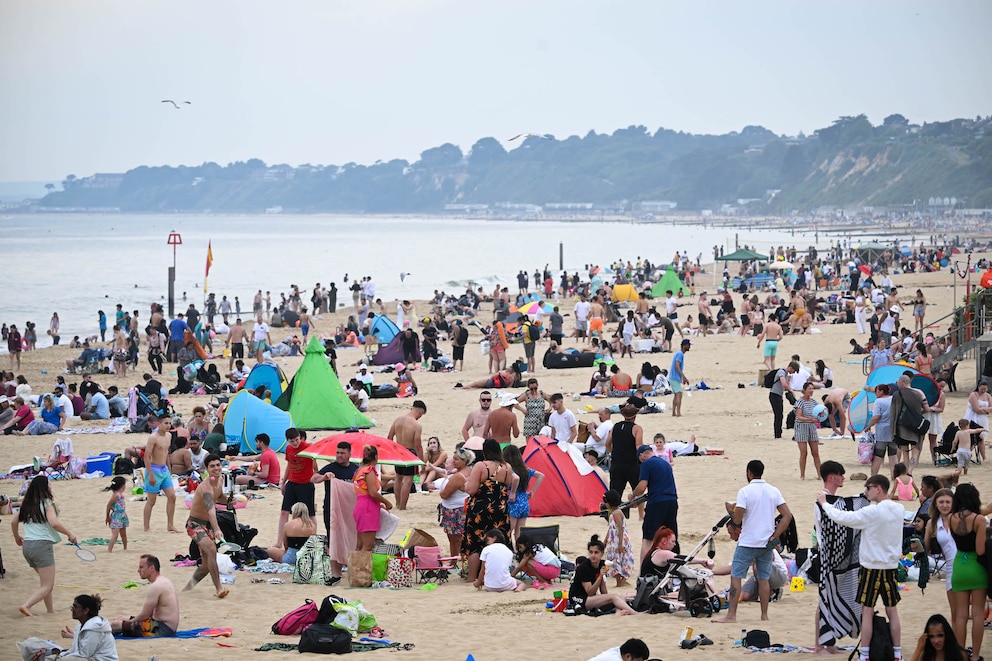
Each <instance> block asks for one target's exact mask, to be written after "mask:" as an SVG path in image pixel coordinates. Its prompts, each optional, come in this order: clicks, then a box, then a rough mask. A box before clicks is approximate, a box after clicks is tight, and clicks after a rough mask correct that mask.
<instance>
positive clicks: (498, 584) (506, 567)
mask: <svg viewBox="0 0 992 661" xmlns="http://www.w3.org/2000/svg"><path fill="white" fill-rule="evenodd" d="M479 559H480V560H482V562H484V563H486V576H485V578H484V579H483V584H484V585H485V586H486V588H487V589H490V590H512V589H514V588H516V587H517V582H516V580H515V579H514V578H513V577H512V576H510V565H511V564H513V551H511V550H510V548H509V547H508V546H507V545H506V544H500V543H498V542H497V543H496V544H490V545H489V546H487V547H486V548H484V549H482V553H481V554H480V555H479Z"/></svg>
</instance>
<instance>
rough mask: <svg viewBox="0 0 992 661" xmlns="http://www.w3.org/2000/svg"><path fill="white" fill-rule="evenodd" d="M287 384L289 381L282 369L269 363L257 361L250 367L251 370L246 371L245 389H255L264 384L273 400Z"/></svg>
mask: <svg viewBox="0 0 992 661" xmlns="http://www.w3.org/2000/svg"><path fill="white" fill-rule="evenodd" d="M287 385H289V382H288V381H287V380H286V375H285V374H283V371H282V369H281V368H280V367H279V366H278V365H273V364H271V363H258V364H257V365H255V366H254V367H252V368H251V372H249V373H248V378H247V379H246V380H245V389H247V390H255V389H256V388H258V387H259V386H265V389H266V390H271V391H272V401H273V402H274V401H276V400H277V399H279V396H280V395H282V394H283V392H285V391H286V386H287Z"/></svg>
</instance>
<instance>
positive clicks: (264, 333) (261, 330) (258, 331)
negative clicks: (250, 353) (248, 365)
mask: <svg viewBox="0 0 992 661" xmlns="http://www.w3.org/2000/svg"><path fill="white" fill-rule="evenodd" d="M259 294H261V291H259ZM251 339H252V349H254V351H255V362H258V363H260V362H262V353H264V352H265V345H266V344H272V338H271V337H270V336H269V325H268V324H267V323H265V322H264V321H262V315H261V314H259V315H258V316H257V317H255V326H254V327H253V328H252V330H251Z"/></svg>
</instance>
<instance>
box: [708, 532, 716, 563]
mask: <svg viewBox="0 0 992 661" xmlns="http://www.w3.org/2000/svg"><path fill="white" fill-rule="evenodd" d="M706 555H708V556H709V557H710V559H713V558H715V557H716V539H715V538H713V537H710V546H709V549H707V550H706Z"/></svg>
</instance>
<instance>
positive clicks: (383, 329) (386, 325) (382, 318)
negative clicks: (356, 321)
mask: <svg viewBox="0 0 992 661" xmlns="http://www.w3.org/2000/svg"><path fill="white" fill-rule="evenodd" d="M369 333H370V334H372V335H375V336H376V338H378V340H379V344H389V343H390V342H392V340H393V338H394V337H396V336H397V335H399V334H400V328H399V326H397V325H396V324H395V323H393V320H392V319H390V318H389V317H387V316H386V315H384V314H380V315H379V316H377V317H376V318H375V319H373V320H372V325H371V326H370V327H369Z"/></svg>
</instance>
